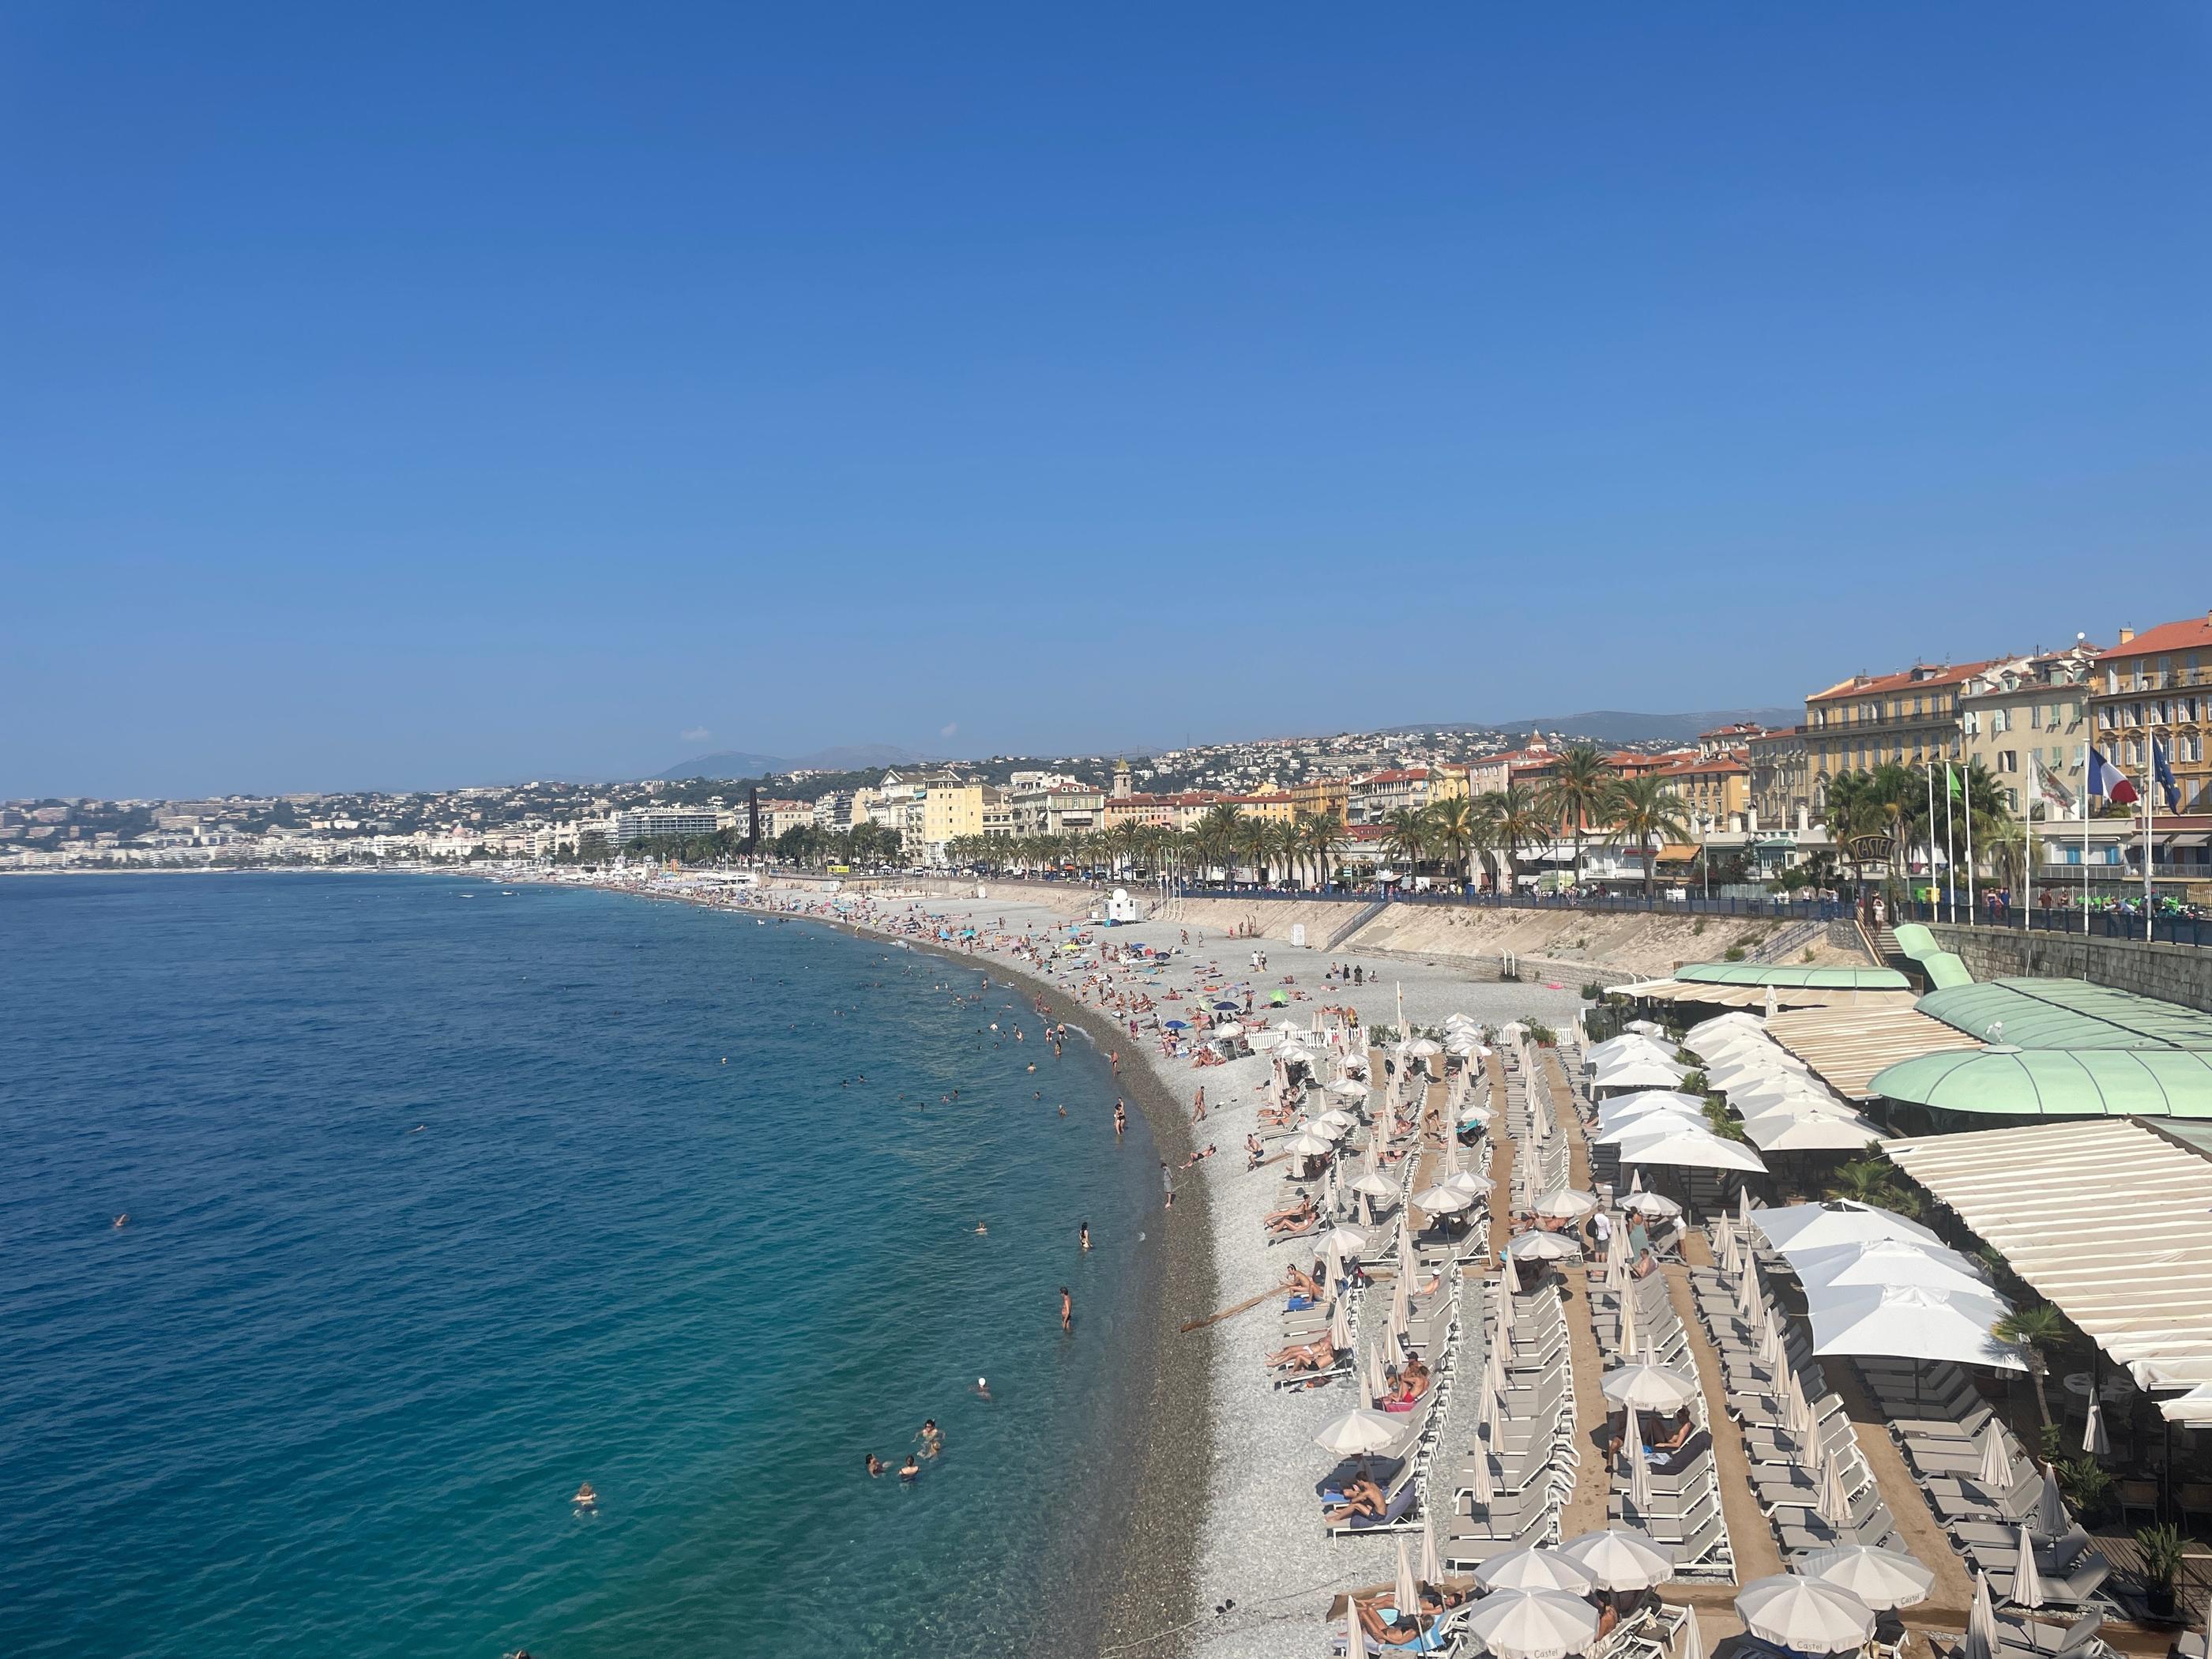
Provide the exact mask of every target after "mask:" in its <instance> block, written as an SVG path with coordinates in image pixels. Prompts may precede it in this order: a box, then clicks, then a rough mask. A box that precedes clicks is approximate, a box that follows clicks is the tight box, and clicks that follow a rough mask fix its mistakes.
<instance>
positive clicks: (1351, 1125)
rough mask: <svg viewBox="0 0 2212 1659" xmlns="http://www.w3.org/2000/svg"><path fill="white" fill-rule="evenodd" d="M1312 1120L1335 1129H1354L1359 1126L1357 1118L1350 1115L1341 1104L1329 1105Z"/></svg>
mask: <svg viewBox="0 0 2212 1659" xmlns="http://www.w3.org/2000/svg"><path fill="white" fill-rule="evenodd" d="M1314 1121H1315V1122H1316V1123H1317V1124H1320V1123H1326V1124H1328V1126H1329V1127H1331V1128H1335V1129H1356V1128H1358V1127H1359V1120H1358V1118H1356V1117H1354V1116H1352V1114H1351V1113H1349V1112H1347V1111H1346V1110H1345V1109H1343V1108H1342V1107H1341V1106H1332V1107H1330V1108H1329V1109H1328V1110H1327V1111H1325V1112H1323V1113H1322V1115H1320V1116H1319V1117H1317V1118H1316V1119H1315V1120H1314Z"/></svg>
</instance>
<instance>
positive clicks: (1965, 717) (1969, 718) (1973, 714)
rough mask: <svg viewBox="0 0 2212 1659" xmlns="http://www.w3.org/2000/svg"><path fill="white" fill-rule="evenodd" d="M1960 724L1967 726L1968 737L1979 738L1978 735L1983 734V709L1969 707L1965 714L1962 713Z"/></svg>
mask: <svg viewBox="0 0 2212 1659" xmlns="http://www.w3.org/2000/svg"><path fill="white" fill-rule="evenodd" d="M1960 724H1962V725H1963V726H1965V727H1966V735H1967V736H1968V737H1970V738H1978V737H1979V736H1981V734H1982V714H1981V710H1979V709H1978V708H1969V709H1968V710H1967V711H1966V713H1965V714H1962V715H1960Z"/></svg>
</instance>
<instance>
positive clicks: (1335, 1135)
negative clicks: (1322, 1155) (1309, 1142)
mask: <svg viewBox="0 0 2212 1659" xmlns="http://www.w3.org/2000/svg"><path fill="white" fill-rule="evenodd" d="M1306 1133H1308V1134H1312V1135H1319V1136H1320V1137H1321V1138H1322V1139H1323V1140H1325V1141H1327V1142H1328V1145H1329V1147H1330V1149H1331V1150H1332V1151H1333V1150H1334V1148H1335V1147H1336V1146H1337V1144H1338V1143H1339V1142H1340V1141H1342V1140H1343V1139H1344V1138H1345V1136H1346V1135H1348V1134H1350V1133H1352V1123H1351V1122H1350V1121H1345V1122H1341V1123H1340V1122H1336V1121H1334V1120H1332V1119H1331V1118H1330V1117H1329V1116H1328V1114H1326V1113H1324V1114H1322V1115H1321V1116H1320V1117H1317V1118H1316V1119H1315V1120H1314V1121H1313V1127H1310V1129H1308V1130H1307V1131H1306Z"/></svg>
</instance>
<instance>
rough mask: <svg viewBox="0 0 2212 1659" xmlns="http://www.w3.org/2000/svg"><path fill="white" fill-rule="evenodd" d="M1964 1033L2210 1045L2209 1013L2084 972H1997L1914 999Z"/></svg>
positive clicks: (2080, 1043)
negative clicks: (2052, 975) (2061, 975)
mask: <svg viewBox="0 0 2212 1659" xmlns="http://www.w3.org/2000/svg"><path fill="white" fill-rule="evenodd" d="M1915 1006H1917V1008H1918V1009H1919V1010H1920V1012H1922V1013H1923V1014H1930V1015H1933V1016H1934V1017H1935V1018H1937V1019H1940V1020H1942V1022H1943V1023H1944V1024H1946V1025H1953V1026H1956V1027H1957V1028H1958V1029H1959V1030H1961V1031H1964V1032H1966V1034H1967V1035H1968V1036H1978V1037H1981V1038H1984V1040H1986V1041H1988V1042H2005V1043H2010V1044H2013V1045H2014V1046H2015V1047H2017V1048H2212V1014H2202V1013H2199V1012H2197V1010H2195V1009H2194V1008H2185V1007H2183V1006H2181V1005H2180V1004H2179V1003H2178V1002H2160V1001H2158V1000H2156V999H2154V998H2152V997H2145V996H2137V995H2136V994H2135V993H2134V992H2132V991H2119V990H2115V989H2113V988H2112V987H2111V986H2109V985H2092V984H2091V983H2090V982H2089V981H2087V980H2083V979H2000V980H1992V981H1990V982H1989V983H1987V984H1983V985H1960V986H1954V987H1949V988H1948V989H1944V990H1937V991H1930V992H1929V994H1927V995H1926V996H1924V997H1923V998H1921V999H1920V1000H1919V1002H1918V1003H1917V1004H1916V1005H1915Z"/></svg>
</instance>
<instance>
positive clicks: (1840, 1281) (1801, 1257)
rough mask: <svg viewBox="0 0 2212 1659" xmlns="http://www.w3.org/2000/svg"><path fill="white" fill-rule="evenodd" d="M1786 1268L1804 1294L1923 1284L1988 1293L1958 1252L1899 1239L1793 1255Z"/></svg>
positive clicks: (1975, 1270) (1974, 1269) (1978, 1274)
mask: <svg viewBox="0 0 2212 1659" xmlns="http://www.w3.org/2000/svg"><path fill="white" fill-rule="evenodd" d="M1790 1266H1791V1267H1795V1268H1796V1270H1797V1277H1798V1278H1799V1279H1801V1280H1802V1281H1803V1282H1804V1284H1805V1285H1806V1287H1807V1289H1808V1291H1809V1290H1810V1289H1811V1287H1813V1286H1814V1285H1927V1286H1928V1287H1929V1288H1930V1289H1932V1290H1939V1291H1976V1292H1978V1293H1979V1294H1981V1295H1984V1296H1986V1295H1988V1294H1989V1293H1990V1285H1989V1281H1988V1279H1984V1277H1983V1276H1982V1273H1981V1271H1980V1269H1979V1268H1978V1267H1975V1265H1974V1264H1973V1262H1972V1261H1970V1260H1968V1259H1967V1258H1966V1256H1963V1255H1960V1254H1959V1252H1958V1251H1956V1250H1949V1249H1944V1248H1943V1247H1942V1245H1940V1244H1922V1243H1915V1242H1911V1241H1908V1240H1905V1239H1897V1238H1877V1239H1869V1240H1867V1241H1866V1242H1864V1243H1857V1244H1831V1245H1829V1246H1828V1247H1826V1249H1818V1250H1793V1251H1792V1252H1790Z"/></svg>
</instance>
